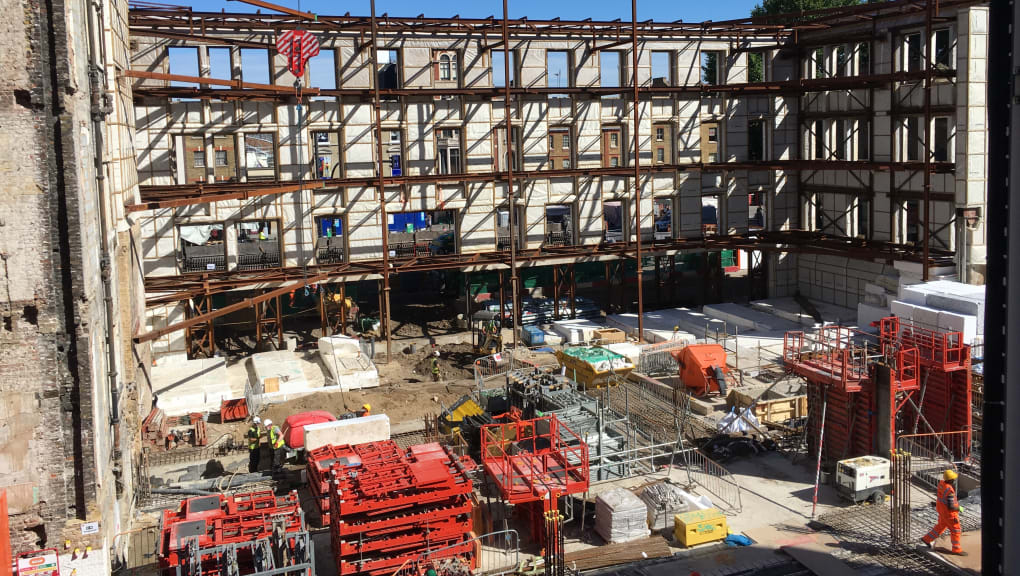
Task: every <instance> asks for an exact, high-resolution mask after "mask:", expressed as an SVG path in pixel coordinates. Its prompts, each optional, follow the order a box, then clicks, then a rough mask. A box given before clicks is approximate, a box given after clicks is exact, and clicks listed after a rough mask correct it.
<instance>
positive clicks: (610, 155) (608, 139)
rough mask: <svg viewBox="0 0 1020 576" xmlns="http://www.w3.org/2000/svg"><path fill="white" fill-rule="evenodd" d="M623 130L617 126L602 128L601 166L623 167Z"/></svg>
mask: <svg viewBox="0 0 1020 576" xmlns="http://www.w3.org/2000/svg"><path fill="white" fill-rule="evenodd" d="M623 158H624V156H623V129H622V128H621V127H619V126H612V127H605V128H602V166H603V167H604V168H616V167H619V166H623Z"/></svg>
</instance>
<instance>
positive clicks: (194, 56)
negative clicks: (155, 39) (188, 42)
mask: <svg viewBox="0 0 1020 576" xmlns="http://www.w3.org/2000/svg"><path fill="white" fill-rule="evenodd" d="M166 52H167V58H168V59H169V70H170V73H171V74H176V75H178V76H198V75H199V73H198V48H191V47H187V48H185V47H178V46H170V47H168V48H167V49H166ZM170 86H171V87H182V88H198V84H196V83H194V82H179V81H177V80H171V81H170Z"/></svg>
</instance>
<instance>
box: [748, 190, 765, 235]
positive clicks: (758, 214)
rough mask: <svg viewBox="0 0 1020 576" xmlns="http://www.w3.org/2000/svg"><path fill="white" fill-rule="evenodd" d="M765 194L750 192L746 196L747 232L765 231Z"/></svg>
mask: <svg viewBox="0 0 1020 576" xmlns="http://www.w3.org/2000/svg"><path fill="white" fill-rule="evenodd" d="M765 194H766V193H765V192H752V193H749V194H748V195H747V228H748V229H749V230H764V229H765V202H764V198H765Z"/></svg>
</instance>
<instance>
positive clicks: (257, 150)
mask: <svg viewBox="0 0 1020 576" xmlns="http://www.w3.org/2000/svg"><path fill="white" fill-rule="evenodd" d="M244 161H245V164H244V165H245V176H246V177H247V178H248V181H249V182H250V181H254V180H275V179H276V134H273V133H271V132H256V133H250V134H245V135H244Z"/></svg>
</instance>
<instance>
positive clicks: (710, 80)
mask: <svg viewBox="0 0 1020 576" xmlns="http://www.w3.org/2000/svg"><path fill="white" fill-rule="evenodd" d="M722 60H723V53H722V52H717V51H714V50H707V51H703V52H702V53H701V83H702V84H722V78H723V75H722Z"/></svg>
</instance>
